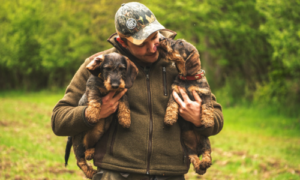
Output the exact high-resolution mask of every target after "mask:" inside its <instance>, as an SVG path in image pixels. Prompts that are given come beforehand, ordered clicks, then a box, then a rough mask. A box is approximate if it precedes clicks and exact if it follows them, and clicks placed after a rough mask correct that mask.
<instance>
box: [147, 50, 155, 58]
mask: <svg viewBox="0 0 300 180" xmlns="http://www.w3.org/2000/svg"><path fill="white" fill-rule="evenodd" d="M156 53H157V51H156V52H155V53H151V54H146V56H149V57H152V56H155V55H156Z"/></svg>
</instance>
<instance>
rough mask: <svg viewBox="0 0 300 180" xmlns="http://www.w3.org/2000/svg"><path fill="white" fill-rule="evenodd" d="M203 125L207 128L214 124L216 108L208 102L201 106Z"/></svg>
mask: <svg viewBox="0 0 300 180" xmlns="http://www.w3.org/2000/svg"><path fill="white" fill-rule="evenodd" d="M201 111H202V112H201V118H200V119H201V125H203V126H204V127H205V128H208V127H213V126H214V123H215V122H214V120H213V119H214V109H213V108H212V107H208V106H207V104H203V105H202V106H201Z"/></svg>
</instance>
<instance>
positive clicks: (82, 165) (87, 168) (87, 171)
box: [77, 158, 97, 179]
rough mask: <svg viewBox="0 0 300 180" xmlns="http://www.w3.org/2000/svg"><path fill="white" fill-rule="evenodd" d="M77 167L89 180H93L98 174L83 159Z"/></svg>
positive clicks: (78, 162)
mask: <svg viewBox="0 0 300 180" xmlns="http://www.w3.org/2000/svg"><path fill="white" fill-rule="evenodd" d="M77 165H78V167H79V168H80V169H81V170H82V171H83V173H84V174H85V175H86V177H87V178H89V179H92V177H93V175H94V174H95V173H97V171H96V170H94V169H93V167H92V166H90V165H88V164H87V163H86V160H85V159H83V158H81V159H79V160H78V161H77Z"/></svg>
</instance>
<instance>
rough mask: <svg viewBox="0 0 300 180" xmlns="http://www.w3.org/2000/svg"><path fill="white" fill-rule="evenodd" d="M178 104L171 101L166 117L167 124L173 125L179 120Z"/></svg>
mask: <svg viewBox="0 0 300 180" xmlns="http://www.w3.org/2000/svg"><path fill="white" fill-rule="evenodd" d="M178 108H179V107H178V104H177V103H176V102H175V101H174V100H173V101H172V102H169V104H168V107H167V110H166V115H165V118H164V123H165V124H166V125H170V126H171V125H173V124H174V123H175V122H177V119H178Z"/></svg>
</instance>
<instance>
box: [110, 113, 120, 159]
mask: <svg viewBox="0 0 300 180" xmlns="http://www.w3.org/2000/svg"><path fill="white" fill-rule="evenodd" d="M113 118H114V123H113V124H112V125H113V126H114V129H113V134H112V137H111V143H110V148H109V151H110V154H111V155H112V156H113V155H114V154H113V147H114V144H115V139H116V134H117V128H118V124H117V123H116V122H117V121H116V120H115V119H116V115H114V117H113Z"/></svg>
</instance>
